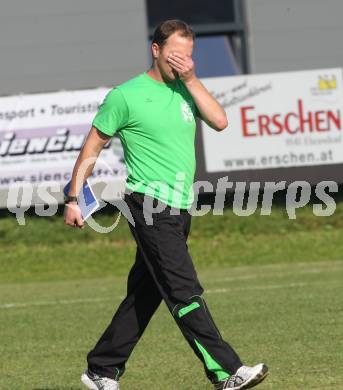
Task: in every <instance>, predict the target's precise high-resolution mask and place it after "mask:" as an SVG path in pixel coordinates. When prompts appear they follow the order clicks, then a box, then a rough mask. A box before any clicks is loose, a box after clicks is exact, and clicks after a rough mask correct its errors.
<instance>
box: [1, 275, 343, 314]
mask: <svg viewBox="0 0 343 390" xmlns="http://www.w3.org/2000/svg"><path fill="white" fill-rule="evenodd" d="M338 282H339V285H340V284H341V282H340V281H338ZM330 284H332V282H331V283H330ZM313 285H323V286H327V282H324V281H321V282H309V283H304V282H295V283H287V284H286V283H284V284H270V285H266V286H242V287H233V288H217V289H208V290H205V295H206V294H222V293H228V292H236V291H258V290H274V289H287V288H297V287H306V286H313ZM123 298H124V297H123V296H119V297H116V298H115V299H123ZM113 300H114V297H103V298H80V299H61V300H56V301H36V302H21V303H5V304H2V305H0V310H2V309H17V308H26V307H33V306H55V305H73V304H78V303H94V302H105V301H113Z"/></svg>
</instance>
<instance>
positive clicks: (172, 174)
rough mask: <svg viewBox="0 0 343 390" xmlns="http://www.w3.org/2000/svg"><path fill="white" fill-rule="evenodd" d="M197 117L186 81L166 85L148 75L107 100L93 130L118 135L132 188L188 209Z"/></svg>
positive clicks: (192, 176) (123, 86) (142, 76)
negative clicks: (184, 82)
mask: <svg viewBox="0 0 343 390" xmlns="http://www.w3.org/2000/svg"><path fill="white" fill-rule="evenodd" d="M197 115H198V110H197V107H196V105H195V103H194V101H193V99H192V96H191V95H190V93H189V92H188V90H187V88H186V87H185V85H184V84H183V82H182V81H181V80H175V81H174V82H172V83H168V84H165V83H162V82H159V81H156V80H154V79H152V78H151V77H150V76H149V75H148V74H147V73H146V72H145V73H142V74H140V75H138V76H136V77H135V78H133V79H131V80H129V81H127V82H125V83H124V84H121V85H119V86H118V87H116V88H114V89H112V90H111V91H110V92H109V93H108V94H107V96H106V97H105V99H104V101H103V103H102V104H101V106H100V108H99V111H98V113H97V115H96V116H95V118H94V120H93V126H94V127H96V128H97V129H98V130H100V131H101V132H102V133H105V134H107V135H109V136H113V135H114V134H115V133H117V134H118V136H119V138H120V141H121V144H122V146H123V149H124V159H125V163H126V166H127V170H128V178H127V180H126V187H127V188H129V189H130V190H132V191H137V192H142V193H145V194H147V195H150V196H153V197H155V198H157V199H159V200H161V201H162V202H164V203H166V204H168V205H169V206H172V207H176V208H181V209H187V208H189V207H190V206H191V204H192V203H193V200H194V194H193V187H192V186H193V180H194V173H195V147H194V138H195V128H196V124H195V116H197Z"/></svg>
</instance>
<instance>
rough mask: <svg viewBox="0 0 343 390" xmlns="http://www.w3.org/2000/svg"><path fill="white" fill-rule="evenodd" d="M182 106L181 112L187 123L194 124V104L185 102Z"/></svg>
mask: <svg viewBox="0 0 343 390" xmlns="http://www.w3.org/2000/svg"><path fill="white" fill-rule="evenodd" d="M180 106H181V112H182V116H183V119H184V120H185V121H186V122H192V121H193V119H194V116H193V112H192V106H193V102H191V101H184V102H182V103H181V104H180Z"/></svg>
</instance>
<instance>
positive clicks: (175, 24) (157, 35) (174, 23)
mask: <svg viewBox="0 0 343 390" xmlns="http://www.w3.org/2000/svg"><path fill="white" fill-rule="evenodd" d="M175 32H178V33H179V34H180V35H181V36H182V37H185V38H191V39H194V38H195V34H194V31H193V30H192V28H191V27H190V26H189V25H188V24H187V23H186V22H183V21H182V20H178V19H171V20H165V21H164V22H161V23H160V24H159V25H158V26H157V27H156V29H155V31H154V34H153V37H152V43H157V44H158V46H160V47H163V46H164V44H165V43H166V41H167V39H168V38H169V37H170V36H171V35H172V34H174V33H175Z"/></svg>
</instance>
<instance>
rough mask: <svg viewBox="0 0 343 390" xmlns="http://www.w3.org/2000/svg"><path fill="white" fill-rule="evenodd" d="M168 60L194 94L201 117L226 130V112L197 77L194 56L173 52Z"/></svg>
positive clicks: (213, 125)
mask: <svg viewBox="0 0 343 390" xmlns="http://www.w3.org/2000/svg"><path fill="white" fill-rule="evenodd" d="M168 61H169V64H170V65H171V67H172V68H174V69H175V70H176V71H177V72H178V74H179V76H180V79H181V80H182V81H183V83H184V84H185V86H186V88H187V89H188V91H189V93H190V94H191V95H192V97H193V100H194V102H195V104H196V106H197V108H198V110H199V113H200V115H201V119H203V120H204V121H205V122H206V123H207V124H208V125H209V126H210V127H212V128H213V129H215V130H217V131H221V130H224V129H225V128H226V127H227V125H228V121H227V117H226V112H225V110H224V108H223V107H222V106H221V105H220V104H219V103H218V102H217V100H216V99H215V98H214V97H213V96H212V95H211V94H210V93H209V92H208V90H207V89H206V88H205V86H204V85H203V84H202V82H201V81H200V80H199V79H198V78H197V77H196V75H195V72H194V62H193V60H192V58H191V57H188V56H183V55H181V54H179V53H173V54H170V56H169V58H168Z"/></svg>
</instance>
